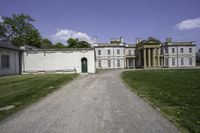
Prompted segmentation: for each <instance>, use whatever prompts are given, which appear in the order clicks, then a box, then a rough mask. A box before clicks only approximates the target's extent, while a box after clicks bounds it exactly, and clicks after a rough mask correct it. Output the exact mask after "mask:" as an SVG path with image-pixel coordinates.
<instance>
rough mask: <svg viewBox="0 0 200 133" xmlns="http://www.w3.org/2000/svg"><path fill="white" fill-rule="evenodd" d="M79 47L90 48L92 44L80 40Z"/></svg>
mask: <svg viewBox="0 0 200 133" xmlns="http://www.w3.org/2000/svg"><path fill="white" fill-rule="evenodd" d="M77 47H78V48H90V47H91V46H90V44H89V43H88V42H86V41H79V42H78V45H77Z"/></svg>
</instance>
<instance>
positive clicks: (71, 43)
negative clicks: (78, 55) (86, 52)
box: [67, 38, 91, 48]
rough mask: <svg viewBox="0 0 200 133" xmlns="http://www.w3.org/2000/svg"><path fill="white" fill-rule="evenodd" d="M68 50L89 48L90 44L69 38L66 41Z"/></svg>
mask: <svg viewBox="0 0 200 133" xmlns="http://www.w3.org/2000/svg"><path fill="white" fill-rule="evenodd" d="M67 43H68V48H89V47H91V46H90V44H89V43H88V42H86V41H79V40H78V39H74V38H70V39H68V40H67Z"/></svg>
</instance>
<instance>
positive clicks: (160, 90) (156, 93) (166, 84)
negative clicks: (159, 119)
mask: <svg viewBox="0 0 200 133" xmlns="http://www.w3.org/2000/svg"><path fill="white" fill-rule="evenodd" d="M121 76H122V79H123V80H124V81H125V82H126V83H127V84H128V85H129V86H130V87H131V89H132V90H133V91H135V92H136V93H137V94H138V95H139V96H140V97H142V98H144V99H147V100H148V101H150V102H151V103H153V105H154V106H156V107H158V108H160V111H161V112H162V113H164V114H165V115H166V116H167V117H168V118H170V120H172V121H173V122H174V123H176V125H178V127H181V128H182V131H186V130H187V131H189V132H191V133H200V70H199V69H196V70H141V71H126V72H123V73H122V75H121ZM185 129H186V130H185Z"/></svg>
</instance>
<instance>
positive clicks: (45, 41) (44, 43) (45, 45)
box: [40, 38, 53, 48]
mask: <svg viewBox="0 0 200 133" xmlns="http://www.w3.org/2000/svg"><path fill="white" fill-rule="evenodd" d="M52 46H53V44H52V42H51V41H50V40H49V39H46V38H45V39H43V40H42V42H41V44H40V48H52Z"/></svg>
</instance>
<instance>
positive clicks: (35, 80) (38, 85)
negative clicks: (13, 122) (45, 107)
mask: <svg viewBox="0 0 200 133" xmlns="http://www.w3.org/2000/svg"><path fill="white" fill-rule="evenodd" d="M75 77H77V75H76V74H38V75H15V76H5V77H0V108H1V107H5V106H8V105H14V106H15V108H13V109H11V110H6V111H0V120H2V119H4V118H5V117H7V116H8V115H10V114H13V113H14V112H16V111H18V110H21V109H23V108H24V107H26V106H27V105H30V104H31V103H33V102H35V101H37V100H38V99H40V98H41V97H44V96H46V95H47V94H49V93H51V92H52V91H53V90H55V89H57V88H59V87H61V85H63V84H65V83H67V82H69V81H71V80H73V79H74V78H75Z"/></svg>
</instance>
